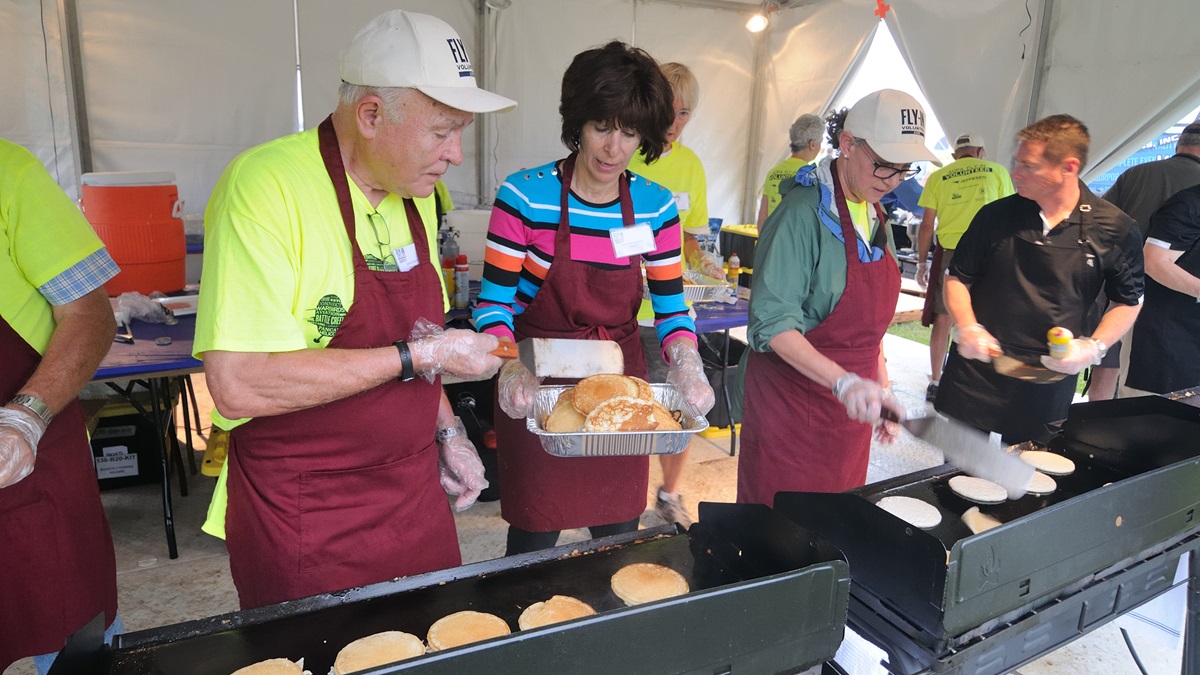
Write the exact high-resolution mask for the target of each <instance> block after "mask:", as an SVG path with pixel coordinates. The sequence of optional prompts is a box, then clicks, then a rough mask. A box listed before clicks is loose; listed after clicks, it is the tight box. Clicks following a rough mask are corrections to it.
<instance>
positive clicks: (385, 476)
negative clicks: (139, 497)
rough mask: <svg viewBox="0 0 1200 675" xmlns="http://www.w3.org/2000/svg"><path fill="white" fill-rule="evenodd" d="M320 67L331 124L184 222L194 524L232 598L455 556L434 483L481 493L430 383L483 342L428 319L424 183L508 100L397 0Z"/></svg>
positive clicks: (243, 160)
mask: <svg viewBox="0 0 1200 675" xmlns="http://www.w3.org/2000/svg"><path fill="white" fill-rule="evenodd" d="M341 77H342V86H341V90H340V92H339V98H340V101H339V103H338V106H337V109H336V110H335V111H334V112H333V114H332V115H330V116H329V117H328V118H326V119H325V121H324V122H322V123H321V124H320V126H319V127H318V128H316V129H311V130H309V131H305V132H302V133H298V134H294V135H291V136H287V137H284V138H280V139H277V140H274V141H271V142H269V143H266V144H264V145H261V146H258V147H256V148H252V149H250V150H248V151H246V152H244V153H242V154H241V155H240V156H239V157H237V158H236V159H235V160H234V161H233V162H232V163H231V164H230V165H229V167H228V168H227V169H226V170H225V173H224V175H222V177H221V180H220V182H219V183H218V184H217V187H216V189H215V190H214V192H213V196H212V199H211V201H210V202H209V206H208V210H207V212H206V214H205V225H206V229H207V236H208V241H207V242H206V256H205V270H204V286H203V290H202V291H201V294H200V308H199V316H198V318H197V329H196V343H195V353H196V355H197V357H199V358H202V359H203V360H204V367H205V374H206V376H207V378H208V385H209V389H210V390H211V392H212V395H213V401H214V403H215V405H216V416H218V417H219V418H220V419H219V423H220V424H221V425H222V426H223V427H231V428H233V432H232V435H231V441H230V451H229V459H228V461H227V462H226V467H225V468H226V476H225V477H223V479H222V482H221V487H222V488H223V487H225V486H226V485H227V495H228V502H227V512H226V510H225V502H224V497H225V495H226V491H225V490H224V489H218V494H217V495H216V497H215V498H214V506H215V507H216V508H214V509H212V514H211V516H210V522H209V523H207V524H206V530H207V531H210V532H216V533H218V534H220V533H221V531H222V530H223V531H224V533H225V534H226V535H227V545H228V548H229V562H230V570H231V571H232V573H233V579H234V583H235V585H236V586H237V589H238V595H239V599H240V602H241V606H242V607H243V608H249V607H257V606H261V605H266V604H270V603H276V602H281V601H284V600H289V599H293V598H300V597H304V596H308V595H313V594H316V593H322V592H328V591H334V590H338V589H344V588H349V587H353V586H359V585H362V584H367V583H372V582H376V581H382V580H385V579H391V578H394V577H398V576H405V575H411V574H417V573H421V572H426V571H430V570H435V569H441V568H446V567H452V566H455V565H458V564H459V563H460V562H461V558H460V554H459V549H458V540H457V537H456V533H455V528H454V520H453V517H452V515H451V512H450V508H449V505H448V503H447V499H446V494H447V493H448V494H450V495H451V496H452V497H455V498H456V500H457V501H456V506H457V507H458V508H466V507H467V506H469V505H470V503H471V502H473V501H474V499H475V497H476V496H477V495H478V494H479V491H480V490H481V489H482V488H484V487H486V486H487V482H486V481H485V480H484V479H483V467H482V465H481V464H480V462H479V458H478V455H477V454H476V453H475V449H474V447H473V446H472V445H471V443H470V441H468V440H467V438H466V435H465V433H464V430H463V428H462V424H461V422H459V421H458V420H457V419H456V418H455V416H454V413H453V410H452V408H451V407H450V405H449V402H448V401H447V400H446V397H445V395H444V394H443V393H442V390H441V387H440V380H439V376H440V373H443V372H444V373H451V374H455V375H458V376H463V377H470V378H480V377H487V376H489V375H490V374H492V373H493V372H495V370H496V369H497V368H498V367H499V365H500V361H499V359H497V358H496V357H494V356H491V355H490V354H489V353H488V352H489V351H490V350H492V349H494V348H495V347H496V346H497V342H496V339H495V338H494V337H492V336H489V335H480V334H477V333H475V332H473V331H469V330H443V329H442V324H443V322H444V316H445V310H446V309H447V307H448V303H447V299H446V295H445V289H444V287H443V284H442V275H441V274H440V270H439V266H438V264H437V262H436V261H437V260H438V257H437V251H436V236H435V233H436V228H437V221H436V219H435V216H434V208H435V205H434V199H433V198H432V196H431V195H432V194H433V191H434V184H435V183H436V182H437V180H438V179H439V178H441V176H442V175H443V174H444V173H445V172H446V170H447V169H448V168H449V167H450V165H452V164H453V165H457V164H460V163H461V162H462V160H463V152H462V134H463V131H464V130H465V129H466V128H467V126H468V125H469V124H470V123H471V121H472V119H473V115H474V113H481V112H494V111H501V110H507V109H511V108H512V107H514V106H515V105H516V103H515V102H513V101H511V100H509V99H507V98H504V97H502V96H498V95H496V94H493V93H491V92H488V91H484V90H482V89H480V88H478V86H476V82H475V78H474V75H473V71H472V67H471V62H470V60H469V59H468V58H467V52H466V50H465V49H464V47H463V43H462V40H461V39H460V38H459V36H458V34H457V33H456V32H455V31H454V29H453V28H451V27H450V26H449V25H447V24H446V23H445V22H443V21H441V20H439V19H436V18H434V17H432V16H427V15H423V14H414V13H411V12H404V11H399V10H396V11H391V12H387V13H386V14H383V15H381V16H379V17H377V18H375V19H374V20H372V21H371V22H370V23H369V24H367V26H366V27H365V28H363V29H362V31H360V32H359V33H358V35H357V36H355V38H354V41H353V42H352V43H351V45H350V48H349V50H347V51H346V52H345V53H344V54H343V55H342V61H341ZM418 376H419V377H418ZM439 476H440V486H439ZM443 488H444V491H445V492H443Z"/></svg>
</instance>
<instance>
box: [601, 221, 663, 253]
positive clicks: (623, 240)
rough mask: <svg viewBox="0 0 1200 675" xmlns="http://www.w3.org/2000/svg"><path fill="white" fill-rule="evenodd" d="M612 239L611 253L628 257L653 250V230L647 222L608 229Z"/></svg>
mask: <svg viewBox="0 0 1200 675" xmlns="http://www.w3.org/2000/svg"><path fill="white" fill-rule="evenodd" d="M608 236H609V238H610V239H611V240H612V247H613V255H615V256H616V257H618V258H628V257H630V256H634V255H641V254H642V253H648V252H650V251H653V250H654V231H653V230H651V229H650V224H649V223H638V224H637V225H631V226H629V227H618V228H616V229H613V230H609V231H608Z"/></svg>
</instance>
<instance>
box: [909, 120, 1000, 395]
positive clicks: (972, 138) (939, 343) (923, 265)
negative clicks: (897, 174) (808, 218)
mask: <svg viewBox="0 0 1200 675" xmlns="http://www.w3.org/2000/svg"><path fill="white" fill-rule="evenodd" d="M983 156H984V149H983V137H982V136H980V135H979V134H976V133H971V132H968V133H965V134H961V135H960V136H958V137H957V138H955V139H954V161H953V162H951V163H950V164H947V165H946V166H944V167H942V168H940V169H938V170H937V171H934V172H933V173H931V174H929V179H928V180H926V181H925V189H924V190H922V191H921V198H920V199H919V200H918V201H917V204H918V205H919V206H921V207H922V208H924V209H925V213H924V215H923V216H922V217H921V229H920V230H919V231H918V232H917V261H918V262H917V283H918V284H920V285H921V287H922V288H926V289H927V292H926V295H925V311H924V312H923V313H922V321H921V322H922V323H923V324H924V325H926V326H928V325H930V324H932V325H933V330H932V331H930V335H929V368H930V376H929V387H928V388H927V389H926V390H925V399H926V400H927V401H932V400H934V398H936V397H937V388H938V382H939V381H940V380H941V379H942V364H943V363H945V361H946V350H947V349H949V347H950V323H951V321H950V314H949V312H948V311H947V310H946V302H945V299H944V298H943V297H942V285H943V284H942V276H943V275H944V274H945V273H946V268H947V267H948V266H949V265H950V261H951V260H952V259H953V258H954V248H955V247H956V246H958V240H959V239H962V236H963V233H964V232H966V231H967V227H968V226H969V225H970V224H971V219H972V218H974V217H975V214H976V213H978V212H979V209H981V208H983V205H984V204H989V203H991V202H994V201H996V200H997V199H999V198H1001V197H1007V196H1009V195H1011V194H1012V193H1013V184H1012V178H1010V177H1009V175H1008V169H1005V168H1004V167H1003V166H1001V165H999V164H997V163H995V162H989V161H987V160H986V159H984V158H983ZM935 222H936V223H937V226H936V231H937V246H936V248H934V250H933V272H932V274H931V273H930V269H929V268H930V263H929V261H928V260H927V258H928V256H929V250H930V247H931V246H933V235H934V230H935V227H934V223H935Z"/></svg>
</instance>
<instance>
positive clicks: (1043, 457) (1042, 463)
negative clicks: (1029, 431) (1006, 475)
mask: <svg viewBox="0 0 1200 675" xmlns="http://www.w3.org/2000/svg"><path fill="white" fill-rule="evenodd" d="M1021 461H1022V462H1025V463H1026V464H1031V465H1033V468H1035V469H1037V470H1038V471H1041V472H1042V473H1046V474H1050V475H1051V476H1067V475H1070V474H1072V473H1075V462H1073V461H1071V460H1070V459H1068V458H1066V457H1063V456H1062V455H1059V454H1057V453H1053V452H1046V451H1045V450H1026V451H1025V452H1022V453H1021Z"/></svg>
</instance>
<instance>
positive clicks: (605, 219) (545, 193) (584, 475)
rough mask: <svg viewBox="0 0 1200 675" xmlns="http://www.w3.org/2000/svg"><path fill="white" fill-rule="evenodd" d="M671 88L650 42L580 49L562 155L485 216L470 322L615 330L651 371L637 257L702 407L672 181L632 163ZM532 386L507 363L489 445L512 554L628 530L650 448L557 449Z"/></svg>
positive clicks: (524, 176)
mask: <svg viewBox="0 0 1200 675" xmlns="http://www.w3.org/2000/svg"><path fill="white" fill-rule="evenodd" d="M672 96H673V95H672V93H671V87H670V84H669V83H668V82H667V81H666V78H664V77H663V75H662V73H661V72H660V71H659V68H658V64H657V63H655V61H654V59H653V58H651V57H650V56H649V55H648V54H647V53H646V52H644V51H642V50H640V49H636V48H633V47H630V46H628V45H626V44H624V43H621V42H611V43H609V44H607V45H605V46H603V47H599V48H596V49H590V50H588V51H585V52H582V53H580V54H578V55H577V56H576V57H575V59H574V60H573V61H572V63H571V65H570V66H569V67H568V68H567V72H566V73H565V74H564V75H563V82H562V98H561V103H560V105H559V112H560V114H561V115H562V119H563V122H562V140H563V143H564V144H565V145H566V146H567V148H568V149H569V150H571V155H570V156H568V157H567V158H565V159H562V160H559V161H556V162H551V163H549V164H545V165H543V166H539V167H535V168H532V169H528V170H525V171H519V172H517V173H515V174H513V175H511V176H509V177H508V178H507V179H506V180H505V182H504V184H503V185H502V186H501V187H500V190H499V191H498V193H497V195H496V200H495V206H494V207H493V210H492V219H491V223H490V224H489V226H488V237H487V253H486V255H485V266H484V273H483V286H482V289H481V292H480V295H479V304H478V307H477V308H476V309H475V312H474V319H475V325H476V329H477V330H479V331H481V332H486V333H491V334H493V335H496V336H497V337H499V338H501V339H516V340H522V339H525V338H529V337H558V338H576V339H580V338H582V339H595V340H614V341H616V342H617V343H618V344H620V345H621V349H622V351H623V352H624V355H625V372H626V373H627V374H629V375H637V376H639V377H643V378H644V377H645V376H646V361H645V357H644V355H643V353H642V350H641V346H640V341H639V337H638V324H637V318H636V315H637V310H638V306H639V304H640V302H641V298H642V284H643V281H642V271H641V269H642V266H643V265H644V266H645V270H646V281H645V283H646V285H647V286H648V288H649V291H650V298H651V303H652V305H653V307H654V313H655V327H656V328H657V330H658V336H659V340H660V342H661V344H662V347H663V351H662V355H663V358H664V359H666V360H667V361H668V362H669V364H670V374H669V375H668V381H669V382H671V383H673V384H675V385H676V386H677V387H678V388H679V389H680V391H681V392H682V393H683V395H684V397H685V398H686V399H687V400H688V401H689V402H690V403H691V404H692V405H693V406H694V407H696V408H697V409H698V410H700V411H701V412H707V411H708V409H709V408H711V407H712V405H713V400H714V399H713V391H712V389H711V387H709V385H708V381H707V379H706V378H705V377H704V370H703V366H702V364H701V361H700V356H699V353H698V352H697V351H696V335H695V325H694V324H693V322H692V319H691V318H690V317H689V316H688V312H687V306H686V305H685V304H684V301H683V280H682V267H681V261H680V250H679V249H680V241H681V236H680V230H679V214H678V211H677V210H676V208H675V204H674V202H673V200H672V197H671V193H670V191H668V190H666V189H665V188H663V187H662V186H660V185H658V184H657V183H653V182H651V181H648V180H646V179H643V178H638V177H636V176H634V175H633V174H632V173H630V172H629V171H628V170H627V167H628V165H629V160H630V158H631V157H632V156H633V153H634V151H636V150H637V149H639V148H640V149H642V150H643V151H644V152H645V153H646V156H647V157H648V158H653V157H657V156H658V154H659V153H661V152H662V148H663V146H664V145H665V134H666V130H667V128H668V127H669V126H670V124H671V120H672V117H673V112H674V111H673V108H672V101H673V98H672ZM539 384H540V382H539V380H538V379H537V378H535V377H534V376H533V375H532V374H531V373H530V372H529V371H528V370H527V369H526V368H525V367H524V366H523V365H521V363H520V362H518V361H512V362H510V363H508V364H506V366H505V367H504V369H503V370H502V371H501V373H500V375H499V381H498V386H497V404H498V407H499V408H500V409H501V410H502V411H503V412H504V413H507V415H501V414H499V412H497V414H496V415H495V419H496V447H497V448H498V450H499V459H500V475H501V481H500V501H501V513H502V515H503V517H504V519H505V520H506V521H508V523H509V532H508V546H507V553H508V555H513V554H516V553H523V552H527V551H534V550H538V549H542V548H548V547H551V546H554V545H555V544H556V543H557V541H558V535H559V532H560V531H561V530H564V529H571V528H579V527H588V528H590V530H591V534H592V536H594V537H600V536H606V535H610V534H618V533H622V532H629V531H632V530H636V529H637V527H638V518H639V516H640V515H641V513H642V511H643V510H644V509H645V507H646V485H647V478H648V470H649V463H648V459H647V458H646V457H604V458H560V457H552V456H550V455H548V454H546V452H545V451H544V450H542V447H541V444H540V442H539V441H538V439H537V437H536V436H534V435H532V434H530V433H529V432H528V431H527V430H526V429H525V424H524V420H523V419H522V418H524V417H525V416H527V415H528V414H529V413H530V411H531V410H532V403H533V397H534V394H535V393H536V391H537V387H538V385H539Z"/></svg>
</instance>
